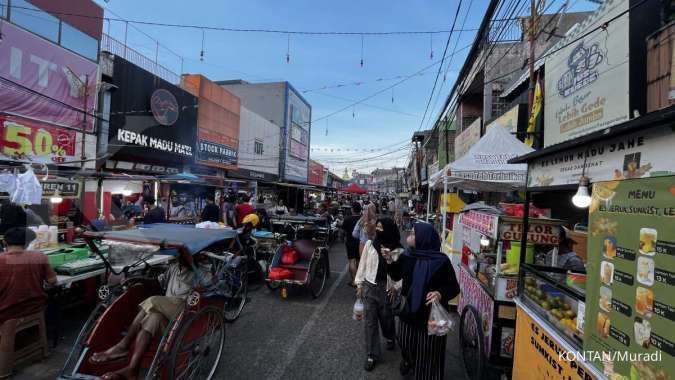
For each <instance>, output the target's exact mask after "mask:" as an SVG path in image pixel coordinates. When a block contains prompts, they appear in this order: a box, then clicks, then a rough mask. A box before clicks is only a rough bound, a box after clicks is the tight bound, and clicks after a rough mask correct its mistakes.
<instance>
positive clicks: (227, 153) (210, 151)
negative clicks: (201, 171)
mask: <svg viewBox="0 0 675 380" xmlns="http://www.w3.org/2000/svg"><path fill="white" fill-rule="evenodd" d="M197 159H199V160H200V161H206V162H212V163H216V164H223V165H236V164H237V150H236V149H233V148H230V147H228V146H225V145H221V144H216V143H212V142H209V141H206V140H201V139H200V140H199V144H198V149H197Z"/></svg>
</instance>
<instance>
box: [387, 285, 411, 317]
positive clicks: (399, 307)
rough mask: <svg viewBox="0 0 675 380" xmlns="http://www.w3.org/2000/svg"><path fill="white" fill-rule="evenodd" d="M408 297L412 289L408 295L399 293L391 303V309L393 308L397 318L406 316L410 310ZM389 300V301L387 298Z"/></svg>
mask: <svg viewBox="0 0 675 380" xmlns="http://www.w3.org/2000/svg"><path fill="white" fill-rule="evenodd" d="M408 296H410V289H408V294H406V295H404V294H403V293H402V292H397V293H396V296H395V297H394V299H393V300H391V302H389V307H390V308H391V312H392V314H394V316H396V317H400V316H401V315H404V314H406V312H407V309H408ZM387 300H389V299H388V298H387Z"/></svg>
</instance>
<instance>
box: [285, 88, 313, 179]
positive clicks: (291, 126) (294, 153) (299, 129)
mask: <svg viewBox="0 0 675 380" xmlns="http://www.w3.org/2000/svg"><path fill="white" fill-rule="evenodd" d="M286 95H287V103H288V104H287V109H286V115H287V117H286V139H287V140H286V157H285V165H284V179H285V180H291V181H297V182H302V183H306V182H307V171H308V167H309V133H310V128H311V117H312V108H311V107H310V105H309V104H308V103H307V102H306V101H305V100H304V99H303V98H301V97H300V95H299V94H298V93H297V92H296V91H295V90H294V89H293V88H292V87H291V86H290V85H287V86H286Z"/></svg>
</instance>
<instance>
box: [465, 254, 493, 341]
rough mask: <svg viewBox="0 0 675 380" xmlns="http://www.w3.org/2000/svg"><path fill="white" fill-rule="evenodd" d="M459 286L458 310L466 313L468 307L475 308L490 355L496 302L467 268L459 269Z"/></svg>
mask: <svg viewBox="0 0 675 380" xmlns="http://www.w3.org/2000/svg"><path fill="white" fill-rule="evenodd" d="M459 286H460V289H461V292H460V297H459V303H458V305H457V310H459V311H460V313H461V312H462V311H464V308H465V307H466V306H467V305H471V306H473V307H474V308H475V309H476V311H477V312H478V314H480V315H479V316H480V319H481V323H482V326H481V327H482V328H483V337H484V339H485V341H484V342H483V344H484V347H485V353H486V354H487V353H489V352H490V349H491V347H490V346H491V343H492V318H493V311H494V310H493V307H494V301H493V300H492V297H490V295H489V294H488V293H487V292H486V291H485V289H483V286H482V285H481V284H480V283H479V282H478V279H476V278H475V277H474V276H473V275H471V274H470V273H469V272H468V271H467V269H466V268H464V267H463V266H461V265H460V267H459Z"/></svg>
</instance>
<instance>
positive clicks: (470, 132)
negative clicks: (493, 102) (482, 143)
mask: <svg viewBox="0 0 675 380" xmlns="http://www.w3.org/2000/svg"><path fill="white" fill-rule="evenodd" d="M480 127H481V118H480V117H479V118H478V119H476V120H475V121H474V122H473V123H471V125H469V126H468V127H467V128H466V129H464V130H463V131H462V132H460V133H459V134H458V135H456V136H455V160H457V159H458V158H460V157H462V156H463V155H465V154H466V152H468V151H469V149H471V147H472V146H473V144H475V143H477V142H478V140H480Z"/></svg>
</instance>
